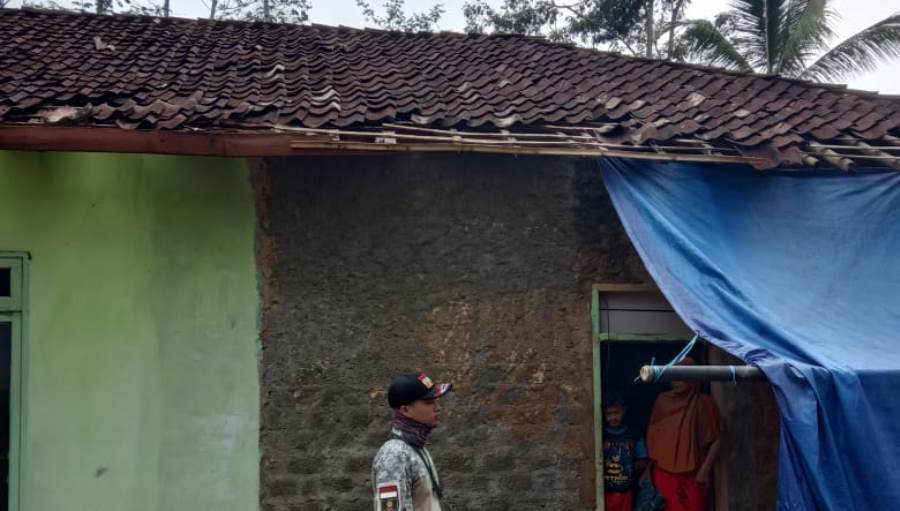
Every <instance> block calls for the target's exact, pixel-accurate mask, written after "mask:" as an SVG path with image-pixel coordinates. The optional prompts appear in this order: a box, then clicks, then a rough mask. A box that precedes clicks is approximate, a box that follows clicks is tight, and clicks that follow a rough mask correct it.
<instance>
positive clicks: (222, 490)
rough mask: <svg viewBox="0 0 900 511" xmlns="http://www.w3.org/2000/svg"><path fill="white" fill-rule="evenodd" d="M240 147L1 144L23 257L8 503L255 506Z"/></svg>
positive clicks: (87, 507)
mask: <svg viewBox="0 0 900 511" xmlns="http://www.w3.org/2000/svg"><path fill="white" fill-rule="evenodd" d="M254 217H255V214H254V206H253V193H252V189H251V186H250V181H249V177H248V170H247V168H246V165H245V164H244V162H243V161H240V160H222V159H206V158H182V157H166V156H139V155H116V154H68V153H24V152H22V153H17V152H2V151H0V250H27V251H30V252H31V253H32V255H33V260H32V261H31V279H30V286H29V291H30V293H31V296H30V303H29V317H28V320H27V328H28V330H27V331H26V339H25V344H26V349H27V351H26V357H27V362H26V364H25V366H26V367H25V373H26V374H25V392H26V398H25V408H26V409H25V412H24V415H25V437H24V460H25V461H24V466H23V468H22V476H23V480H22V503H23V505H22V509H23V510H27V511H58V510H62V509H65V510H67V511H81V510H84V511H105V510H110V511H113V510H114V511H132V510H134V511H138V510H140V511H144V510H165V511H170V510H185V511H187V510H190V511H200V510H211V511H212V510H215V511H228V510H240V511H247V510H254V509H257V508H258V507H259V504H258V499H259V497H258V484H259V483H258V481H259V477H258V474H259V472H258V471H259V449H258V436H259V435H258V424H259V419H258V416H259V383H258V382H259V378H258V368H257V357H258V351H259V344H258V333H257V332H258V329H257V311H258V306H257V296H258V294H257V289H256V269H255V262H254V225H255V220H254Z"/></svg>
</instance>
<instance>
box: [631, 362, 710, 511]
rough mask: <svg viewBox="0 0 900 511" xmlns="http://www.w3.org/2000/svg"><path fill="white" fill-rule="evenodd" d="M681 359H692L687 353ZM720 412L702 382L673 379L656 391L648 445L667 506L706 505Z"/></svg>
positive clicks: (701, 509) (699, 510) (701, 508)
mask: <svg viewBox="0 0 900 511" xmlns="http://www.w3.org/2000/svg"><path fill="white" fill-rule="evenodd" d="M679 365H694V360H693V359H691V358H690V357H688V358H685V359H684V361H682V362H681V364H679ZM722 429H723V428H722V417H721V415H719V410H718V408H716V405H715V403H713V400H712V399H711V398H710V397H709V396H707V395H705V394H703V393H701V392H700V385H699V384H697V383H693V382H691V383H688V382H683V381H673V382H672V390H670V391H667V392H663V393H662V394H660V395H658V396H657V397H656V402H655V403H654V404H653V413H652V414H651V415H650V426H649V427H648V429H647V451H648V454H649V456H650V458H651V459H652V460H653V462H654V471H653V484H654V485H655V486H656V489H657V491H659V493H660V494H662V496H663V497H665V499H666V511H706V509H707V503H708V500H709V482H710V471H711V470H712V466H713V463H715V460H716V457H717V456H718V455H719V449H720V447H721V438H722Z"/></svg>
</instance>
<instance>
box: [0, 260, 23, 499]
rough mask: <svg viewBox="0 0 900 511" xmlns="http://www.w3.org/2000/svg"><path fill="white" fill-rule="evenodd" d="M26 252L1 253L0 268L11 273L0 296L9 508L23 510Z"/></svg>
mask: <svg viewBox="0 0 900 511" xmlns="http://www.w3.org/2000/svg"><path fill="white" fill-rule="evenodd" d="M29 259H30V256H29V255H28V254H27V253H25V252H0V268H10V269H11V270H12V271H11V272H10V274H11V279H12V282H11V284H12V286H11V291H12V293H10V294H11V296H9V297H0V322H3V323H9V324H10V325H11V326H12V345H11V346H10V374H9V479H8V485H9V509H10V511H19V510H20V509H22V507H23V506H22V503H21V498H22V496H21V487H22V465H23V459H24V457H23V450H24V449H23V448H24V443H23V442H22V438H23V434H24V431H25V381H26V380H25V368H26V367H27V365H26V360H27V343H26V342H25V339H26V328H27V322H28V307H27V304H28V261H29Z"/></svg>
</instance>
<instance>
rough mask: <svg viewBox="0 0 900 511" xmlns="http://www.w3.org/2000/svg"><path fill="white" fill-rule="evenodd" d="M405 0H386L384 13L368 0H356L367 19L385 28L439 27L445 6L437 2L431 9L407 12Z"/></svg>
mask: <svg viewBox="0 0 900 511" xmlns="http://www.w3.org/2000/svg"><path fill="white" fill-rule="evenodd" d="M405 4H406V2H405V0H385V1H384V3H383V4H382V7H383V8H384V15H378V14H377V13H376V12H375V9H373V8H372V4H371V3H369V2H368V1H367V0H356V5H358V6H359V8H360V9H362V11H363V16H365V17H366V20H367V21H369V22H370V23H372V24H374V25H375V26H377V27H380V28H383V29H385V30H401V31H404V32H427V31H430V30H434V29H436V28H437V23H438V21H440V19H441V16H443V15H444V12H446V11H445V10H444V6H443V5H442V4H435V5H434V6H432V7H431V9H429V10H427V11H424V12H419V13H413V14H406V12H405V7H406V5H405Z"/></svg>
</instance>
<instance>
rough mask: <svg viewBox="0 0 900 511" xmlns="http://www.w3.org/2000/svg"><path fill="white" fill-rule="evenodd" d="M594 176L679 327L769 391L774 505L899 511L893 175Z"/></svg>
mask: <svg viewBox="0 0 900 511" xmlns="http://www.w3.org/2000/svg"><path fill="white" fill-rule="evenodd" d="M600 167H601V171H602V173H603V179H604V182H605V184H606V187H607V189H608V190H609V193H610V196H611V197H612V200H613V203H614V204H615V207H616V210H617V211H618V213H619V216H620V218H621V219H622V223H623V224H624V226H625V229H626V231H627V232H628V235H629V237H630V238H631V240H632V242H633V243H634V245H635V247H636V248H637V250H638V253H639V254H640V255H641V258H642V259H643V261H644V263H645V265H646V266H647V269H648V270H649V272H650V274H651V275H652V276H653V278H654V279H655V281H656V283H657V284H658V285H659V287H660V289H661V290H662V291H663V293H664V294H665V295H666V297H667V298H668V300H669V301H670V302H671V304H672V306H673V307H674V308H675V310H676V311H677V312H678V313H679V315H680V316H681V317H682V319H683V320H684V321H685V322H686V323H687V324H688V326H690V328H691V329H693V330H695V331H696V332H698V333H699V334H700V335H701V336H702V337H703V338H705V339H707V340H709V341H710V342H712V343H713V344H716V345H718V346H719V347H721V348H723V349H725V350H727V351H729V352H731V353H732V354H734V355H736V356H738V357H740V358H741V359H743V360H744V361H745V362H747V363H750V364H754V365H757V366H759V367H760V368H761V369H762V370H763V371H764V372H765V374H766V376H767V377H768V379H769V381H770V382H771V383H772V386H773V388H774V391H775V396H776V399H777V401H778V406H779V409H780V412H781V424H782V427H781V446H780V457H779V460H780V461H779V464H780V467H779V470H780V474H779V495H778V509H779V510H782V511H794V510H804V511H805V510H824V509H827V510H851V509H898V508H900V173H898V172H893V171H875V170H873V169H860V170H858V171H857V172H855V173H853V174H847V173H842V172H837V171H836V172H827V171H766V172H758V171H755V170H753V169H750V168H748V167H740V166H722V165H695V164H678V163H665V164H660V163H649V162H639V161H633V160H612V159H602V160H600ZM737 420H740V419H739V418H738V419H737Z"/></svg>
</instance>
